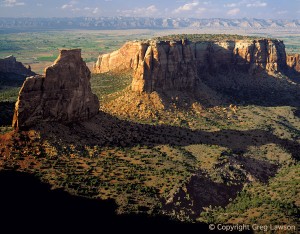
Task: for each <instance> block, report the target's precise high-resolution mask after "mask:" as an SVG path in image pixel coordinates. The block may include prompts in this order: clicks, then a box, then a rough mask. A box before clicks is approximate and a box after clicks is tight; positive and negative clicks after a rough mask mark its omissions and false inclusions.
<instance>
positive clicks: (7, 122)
mask: <svg viewBox="0 0 300 234" xmlns="http://www.w3.org/2000/svg"><path fill="white" fill-rule="evenodd" d="M14 111H15V103H14V102H0V126H11V124H12V119H13V116H14Z"/></svg>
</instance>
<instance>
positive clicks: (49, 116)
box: [13, 49, 99, 128]
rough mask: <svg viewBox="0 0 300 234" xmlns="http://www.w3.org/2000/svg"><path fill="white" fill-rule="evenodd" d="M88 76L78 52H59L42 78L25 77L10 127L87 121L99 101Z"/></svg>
mask: <svg viewBox="0 0 300 234" xmlns="http://www.w3.org/2000/svg"><path fill="white" fill-rule="evenodd" d="M90 79H91V72H90V70H89V68H88V67H87V66H86V63H85V62H84V61H83V60H82V58H81V50H80V49H73V50H61V51H60V55H59V57H58V58H57V59H56V60H55V62H54V64H53V65H52V66H50V67H47V68H46V69H45V75H44V76H41V75H36V76H32V77H28V78H27V79H26V80H25V82H24V83H23V86H22V88H21V90H20V93H19V97H18V100H17V102H16V106H15V114H14V118H13V127H15V128H19V127H27V126H32V125H34V124H36V123H38V122H41V121H60V122H72V121H79V120H85V119H88V118H91V117H92V116H94V115H96V114H97V113H98V111H99V100H98V98H97V96H96V95H94V94H93V93H92V91H91V85H90Z"/></svg>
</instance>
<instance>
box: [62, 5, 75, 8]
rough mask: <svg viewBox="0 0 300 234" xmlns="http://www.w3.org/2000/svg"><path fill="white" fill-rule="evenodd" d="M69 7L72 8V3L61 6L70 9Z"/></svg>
mask: <svg viewBox="0 0 300 234" xmlns="http://www.w3.org/2000/svg"><path fill="white" fill-rule="evenodd" d="M70 8H73V5H72V4H65V5H62V6H61V9H70Z"/></svg>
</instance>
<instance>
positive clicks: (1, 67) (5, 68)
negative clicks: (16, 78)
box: [0, 55, 35, 76]
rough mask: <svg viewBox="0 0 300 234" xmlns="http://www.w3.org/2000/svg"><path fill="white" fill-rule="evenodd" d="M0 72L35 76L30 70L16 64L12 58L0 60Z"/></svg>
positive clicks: (18, 63) (20, 64) (19, 63)
mask: <svg viewBox="0 0 300 234" xmlns="http://www.w3.org/2000/svg"><path fill="white" fill-rule="evenodd" d="M0 72H3V73H14V74H17V75H22V76H33V75H35V73H34V72H32V71H31V70H30V69H28V68H26V67H25V66H24V65H23V64H22V63H21V62H18V61H17V60H16V58H15V57H14V56H12V55H11V56H8V57H6V58H4V59H0Z"/></svg>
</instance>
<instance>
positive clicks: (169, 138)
mask: <svg viewBox="0 0 300 234" xmlns="http://www.w3.org/2000/svg"><path fill="white" fill-rule="evenodd" d="M34 129H36V130H38V131H39V132H41V135H42V137H43V138H44V139H47V140H49V141H50V142H57V141H58V140H59V141H62V142H63V143H65V144H74V145H75V146H77V147H80V148H84V146H86V145H89V146H112V147H133V146H137V145H141V146H157V145H175V146H188V145H192V144H207V145H218V146H223V147H227V148H229V149H231V150H232V151H234V152H237V153H239V154H243V153H245V152H246V151H247V150H248V147H250V146H262V145H265V144H269V143H274V144H278V145H280V146H281V147H283V148H284V149H286V150H287V151H288V152H289V153H290V154H291V155H292V157H293V158H294V159H296V160H299V159H300V151H299V148H300V145H299V144H298V143H297V142H294V141H291V140H286V139H280V138H278V137H276V136H275V135H273V134H272V133H270V132H268V131H264V130H259V129H257V130H248V131H237V130H221V131H217V132H206V131H198V130H190V129H187V128H183V127H176V126H169V125H148V124H139V123H134V122H129V121H126V120H120V119H118V118H117V117H114V116H111V115H109V114H107V113H104V112H100V113H99V114H98V115H97V116H95V117H94V118H92V119H91V120H89V121H85V122H82V123H71V124H68V125H63V124H60V123H41V124H38V125H37V126H35V127H34Z"/></svg>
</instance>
